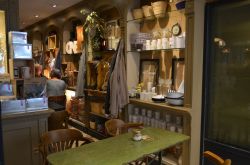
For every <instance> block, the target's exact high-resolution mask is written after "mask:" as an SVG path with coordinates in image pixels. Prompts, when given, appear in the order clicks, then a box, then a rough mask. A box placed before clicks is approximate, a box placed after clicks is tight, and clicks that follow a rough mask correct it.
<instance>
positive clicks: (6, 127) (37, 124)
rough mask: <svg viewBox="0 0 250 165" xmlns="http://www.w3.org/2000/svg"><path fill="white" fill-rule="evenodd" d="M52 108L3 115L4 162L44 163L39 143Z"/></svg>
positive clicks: (31, 164) (9, 164) (10, 163)
mask: <svg viewBox="0 0 250 165" xmlns="http://www.w3.org/2000/svg"><path fill="white" fill-rule="evenodd" d="M52 112H53V111H52V110H41V111H36V112H26V113H19V114H5V115H2V135H3V149H4V161H5V163H4V164H8V165H16V164H20V165H34V164H37V165H38V164H42V159H41V156H40V153H39V152H38V145H39V143H40V136H41V135H42V133H44V132H46V131H47V130H48V125H47V118H48V116H49V115H50V114H51V113H52Z"/></svg>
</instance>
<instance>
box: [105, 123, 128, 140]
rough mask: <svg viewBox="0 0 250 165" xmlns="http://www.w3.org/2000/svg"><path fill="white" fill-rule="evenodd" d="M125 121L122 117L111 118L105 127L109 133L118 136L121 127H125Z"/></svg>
mask: <svg viewBox="0 0 250 165" xmlns="http://www.w3.org/2000/svg"><path fill="white" fill-rule="evenodd" d="M124 125H125V123H124V121H122V120H120V119H110V120H108V121H106V122H105V129H106V132H107V134H108V135H110V136H116V135H119V134H120V132H121V129H122V128H123V127H124Z"/></svg>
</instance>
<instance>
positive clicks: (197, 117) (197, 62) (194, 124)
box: [190, 0, 205, 165]
mask: <svg viewBox="0 0 250 165" xmlns="http://www.w3.org/2000/svg"><path fill="white" fill-rule="evenodd" d="M194 3H195V4H194V12H195V18H194V19H195V20H194V22H195V24H194V31H195V33H194V54H193V75H194V76H193V87H194V88H193V92H192V93H193V96H192V100H193V101H192V110H191V116H192V120H191V150H190V154H191V155H190V165H199V164H200V162H199V159H200V133H201V131H200V130H201V111H202V71H203V46H204V45H203V43H204V12H205V8H204V7H205V0H195V1H194Z"/></svg>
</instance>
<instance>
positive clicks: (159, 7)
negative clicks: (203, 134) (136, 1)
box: [151, 1, 167, 17]
mask: <svg viewBox="0 0 250 165" xmlns="http://www.w3.org/2000/svg"><path fill="white" fill-rule="evenodd" d="M151 5H152V7H153V12H154V15H155V16H156V17H163V16H165V13H166V9H167V2H166V1H157V2H152V3H151Z"/></svg>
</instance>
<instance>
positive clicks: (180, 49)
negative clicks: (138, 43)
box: [127, 48, 185, 53]
mask: <svg viewBox="0 0 250 165" xmlns="http://www.w3.org/2000/svg"><path fill="white" fill-rule="evenodd" d="M173 50H174V51H183V50H185V48H169V49H156V50H129V51H127V52H137V53H144V52H154V51H173Z"/></svg>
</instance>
